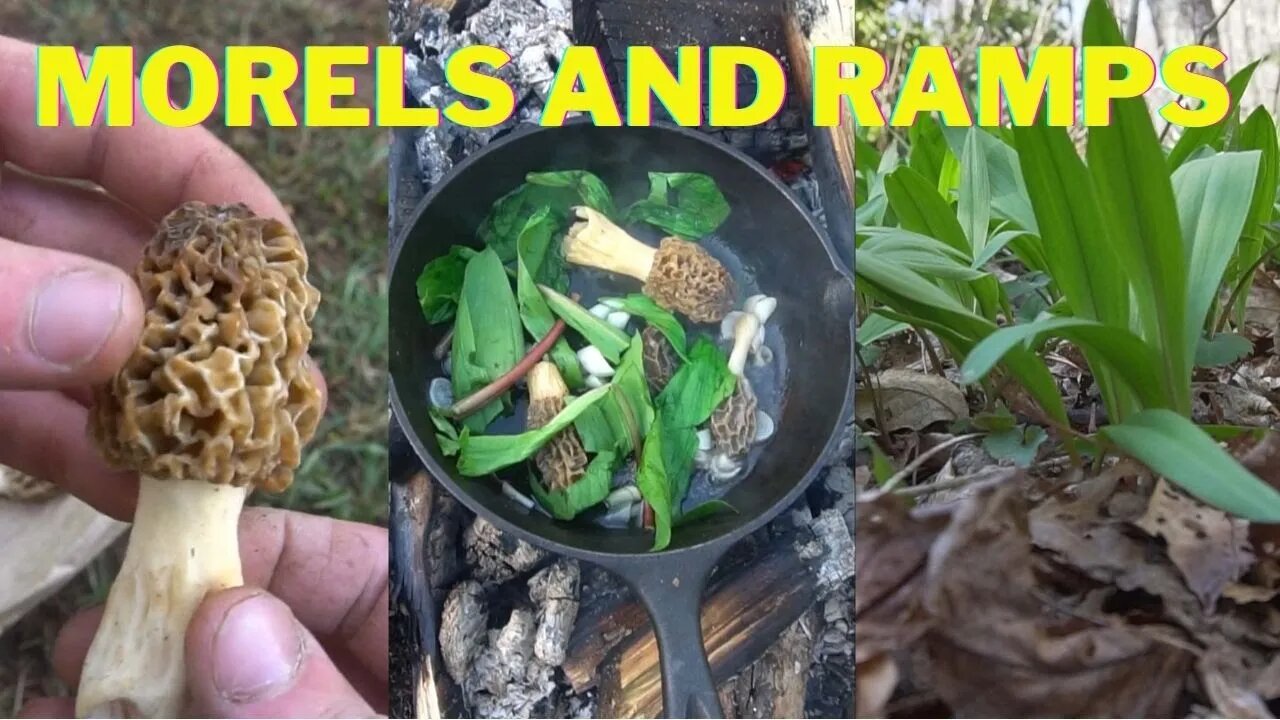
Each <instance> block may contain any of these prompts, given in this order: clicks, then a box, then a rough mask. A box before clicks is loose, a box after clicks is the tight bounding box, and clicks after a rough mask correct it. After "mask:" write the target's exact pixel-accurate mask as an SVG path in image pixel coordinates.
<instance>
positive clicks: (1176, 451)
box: [1101, 409, 1280, 523]
mask: <svg viewBox="0 0 1280 720" xmlns="http://www.w3.org/2000/svg"><path fill="white" fill-rule="evenodd" d="M1101 433H1102V435H1103V436H1104V437H1105V438H1107V439H1108V440H1110V441H1111V442H1113V443H1115V444H1116V446H1118V447H1119V448H1120V449H1121V450H1123V451H1124V452H1126V453H1128V454H1129V455H1132V456H1133V457H1135V458H1137V459H1138V460H1139V461H1141V462H1142V463H1144V464H1145V465H1147V467H1149V468H1151V469H1152V470H1154V471H1155V472H1157V473H1159V474H1161V475H1163V476H1164V477H1165V478H1166V479H1168V480H1169V482H1172V483H1174V484H1175V485H1178V486H1179V487H1181V488H1182V489H1183V490H1186V491H1187V492H1188V493H1190V494H1192V495H1194V496H1195V497H1197V498H1199V499H1200V500H1202V501H1203V502H1205V503H1207V504H1209V505H1212V506H1214V507H1216V508H1218V509H1220V510H1225V511H1226V512H1229V513H1232V514H1233V515H1238V516H1240V517H1242V518H1244V519H1246V520H1250V521H1253V522H1265V523H1276V522H1280V492H1277V491H1276V489H1275V488H1273V487H1271V486H1270V485H1268V484H1266V483H1265V482H1263V481H1261V480H1259V479H1258V478H1257V477H1255V476H1254V475H1253V474H1252V473H1250V472H1249V471H1248V470H1246V469H1244V467H1243V466H1241V465H1240V463H1238V462H1237V461H1236V459H1235V458H1233V457H1231V455H1230V454H1229V453H1228V452H1227V451H1226V450H1223V449H1222V447H1221V446H1220V445H1218V444H1217V443H1216V442H1214V441H1213V439H1212V438H1210V437H1209V435H1208V434H1206V433H1205V432H1204V431H1203V430H1201V429H1200V428H1199V427H1197V426H1196V425H1195V423H1193V422H1191V421H1190V420H1188V419H1187V418H1185V417H1183V416H1182V415H1179V414H1178V413H1175V412H1172V411H1170V410H1162V409H1152V410H1144V411H1142V412H1140V413H1138V414H1137V415H1134V416H1133V417H1130V418H1129V419H1128V420H1125V421H1124V423H1122V424H1120V425H1110V426H1107V427H1105V428H1103V429H1102V430H1101Z"/></svg>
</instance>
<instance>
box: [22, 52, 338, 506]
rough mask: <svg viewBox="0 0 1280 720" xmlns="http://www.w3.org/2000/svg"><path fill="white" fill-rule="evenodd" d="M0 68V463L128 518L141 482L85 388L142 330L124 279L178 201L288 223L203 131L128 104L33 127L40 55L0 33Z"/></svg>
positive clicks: (109, 369)
mask: <svg viewBox="0 0 1280 720" xmlns="http://www.w3.org/2000/svg"><path fill="white" fill-rule="evenodd" d="M0 68H4V71H3V72H0V463H3V464H5V465H9V466H11V467H13V468H16V469H17V470H20V471H23V472H26V473H28V474H30V475H33V476H35V477H38V478H41V479H46V480H49V481H52V482H54V483H56V484H58V485H60V486H61V487H62V488H63V489H65V490H67V491H69V492H71V493H73V494H75V495H76V496H78V497H80V498H81V499H82V500H84V501H85V502H88V503H89V504H90V505H93V506H94V507H96V508H97V509H98V510H101V511H103V512H105V513H108V514H110V515H112V516H114V517H117V518H121V519H127V518H128V517H129V516H131V515H132V512H133V503H134V499H135V497H136V494H137V489H136V483H137V479H136V477H134V476H132V475H131V474H126V473H119V472H114V471H112V470H110V469H109V468H108V467H107V466H106V465H105V463H104V462H103V460H102V458H101V456H100V455H99V453H98V451H97V450H96V448H95V447H94V446H93V444H92V442H91V441H90V440H89V438H88V436H87V434H86V433H85V432H84V428H85V426H86V422H87V416H88V409H87V408H88V405H89V402H90V393H89V388H90V387H91V386H92V385H95V384H98V383H101V382H103V381H105V380H107V379H109V378H110V377H111V376H112V375H114V374H115V372H116V371H117V370H118V369H119V367H120V365H121V364H122V363H123V362H124V360H125V359H126V358H127V357H128V356H129V353H130V352H132V350H133V349H134V347H135V346H136V345H137V342H138V335H139V333H140V332H141V328H142V319H143V312H144V310H143V302H142V298H141V296H140V295H139V293H138V289H137V287H136V286H135V285H134V283H133V282H132V280H131V279H130V277H129V275H128V274H127V272H126V271H128V270H132V269H133V267H134V266H135V265H136V264H137V262H138V260H139V259H140V257H141V251H142V247H143V244H144V243H145V242H146V241H147V240H148V239H149V238H150V236H151V234H152V232H153V231H154V226H155V223H156V222H157V221H158V220H159V219H160V218H161V217H163V216H164V215H165V214H166V213H167V212H169V211H170V210H172V209H173V208H175V207H177V206H178V205H180V204H181V203H183V202H186V201H189V200H200V201H203V202H207V203H226V202H244V203H245V204H247V205H248V206H249V207H251V208H252V209H253V210H254V211H255V212H256V213H258V214H260V215H264V216H268V217H272V218H276V219H279V220H281V221H282V222H285V223H289V215H288V213H287V212H285V209H284V207H283V206H282V205H281V204H280V201H279V200H278V199H277V198H276V196H275V195H274V194H273V193H272V192H271V190H270V188H269V187H267V185H266V183H264V182H263V180H262V179H261V178H260V177H258V175H257V174H256V173H255V172H254V171H253V169H252V168H250V167H249V165H248V164H247V163H245V161H244V160H242V159H241V158H240V157H239V156H238V155H236V153H235V152H233V151H232V150H231V149H230V148H228V147H227V146H225V145H223V144H222V143H221V142H219V141H218V139H217V138H216V137H214V136H213V135H212V134H211V133H209V132H208V131H206V130H204V129H203V128H200V127H194V128H170V127H166V126H163V125H160V124H158V123H156V122H155V121H154V120H152V119H151V116H150V114H149V113H147V112H146V111H145V110H144V109H143V108H142V105H141V103H140V102H139V101H137V100H136V99H135V104H136V109H135V113H134V117H135V124H134V125H133V126H131V127H111V128H108V127H102V126H94V127H89V128H75V127H53V128H41V127H36V125H35V117H36V114H35V100H36V91H35V88H36V84H35V46H34V45H30V44H28V43H24V42H21V41H18V40H15V39H12V38H7V37H4V36H0ZM4 163H9V164H11V165H12V166H16V167H17V168H19V169H14V168H13V167H5V166H4ZM24 171H25V172H24ZM37 176H44V177H37ZM45 178H74V179H80V180H87V181H90V182H92V183H96V184H97V185H98V186H100V187H101V188H102V189H103V190H102V191H99V190H96V189H90V188H87V187H84V186H76V185H72V184H69V183H67V182H62V181H52V180H48V179H45ZM313 372H315V374H316V380H317V386H318V387H319V388H320V389H321V392H322V393H323V392H324V388H325V386H324V382H323V379H322V378H321V377H320V373H319V371H317V370H314V367H313Z"/></svg>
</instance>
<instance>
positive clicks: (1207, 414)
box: [1191, 383, 1280, 427]
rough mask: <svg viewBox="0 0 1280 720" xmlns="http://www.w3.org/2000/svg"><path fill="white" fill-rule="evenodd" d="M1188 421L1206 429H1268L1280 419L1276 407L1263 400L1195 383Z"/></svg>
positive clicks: (1221, 385)
mask: <svg viewBox="0 0 1280 720" xmlns="http://www.w3.org/2000/svg"><path fill="white" fill-rule="evenodd" d="M1191 417H1192V419H1193V420H1195V421H1196V422H1197V423H1201V424H1208V425H1223V424H1226V425H1248V426H1250V427H1267V426H1270V425H1272V424H1274V423H1275V422H1276V419H1277V418H1280V413H1277V411H1276V406H1275V405H1274V404H1273V403H1272V402H1271V401H1270V400H1268V399H1267V398H1266V397H1264V396H1262V395H1259V394H1258V393H1255V392H1252V391H1250V390H1246V389H1244V388H1242V387H1237V386H1235V385H1228V384H1226V383H1195V384H1194V385H1193V386H1192V409H1191Z"/></svg>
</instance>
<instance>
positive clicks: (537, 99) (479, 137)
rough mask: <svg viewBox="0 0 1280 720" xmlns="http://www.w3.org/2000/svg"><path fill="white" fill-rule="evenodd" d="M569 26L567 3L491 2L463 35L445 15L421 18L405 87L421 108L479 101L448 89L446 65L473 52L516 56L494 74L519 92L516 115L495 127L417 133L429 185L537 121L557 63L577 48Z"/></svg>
mask: <svg viewBox="0 0 1280 720" xmlns="http://www.w3.org/2000/svg"><path fill="white" fill-rule="evenodd" d="M572 27H573V16H572V11H571V9H570V6H569V2H568V0H492V2H490V3H489V4H487V5H486V6H484V7H483V8H482V9H480V10H478V11H476V12H475V13H474V14H472V15H471V16H470V17H468V18H467V20H466V22H465V26H464V28H463V30H462V31H461V32H453V31H452V30H451V29H450V28H449V16H448V13H445V12H443V11H439V10H433V11H428V12H427V13H425V14H424V16H423V19H422V22H421V25H420V27H419V29H418V31H417V32H416V33H415V34H414V38H413V39H414V44H415V45H416V48H412V49H411V51H410V52H409V53H407V54H406V58H405V85H406V87H407V88H408V90H409V92H410V93H411V94H412V95H413V97H414V98H416V99H417V101H418V102H419V103H420V104H422V105H423V106H426V107H435V108H444V107H446V106H447V105H449V104H450V103H452V102H454V101H456V100H462V101H463V102H466V103H472V102H474V101H471V100H469V99H464V98H463V96H461V95H459V94H458V93H456V92H454V91H453V90H452V89H451V88H450V87H448V85H447V84H446V83H445V81H444V70H443V66H442V62H443V60H444V59H446V58H448V57H449V56H450V55H451V54H453V53H454V52H456V51H457V50H459V49H461V48H464V47H469V46H472V45H489V46H492V47H498V48H501V49H503V50H505V51H506V52H507V53H508V54H509V55H510V56H511V58H512V61H511V62H510V63H508V64H507V65H505V66H504V67H502V68H500V69H498V70H496V71H492V72H490V74H491V75H493V76H495V77H498V78H500V79H502V80H503V81H504V82H506V83H507V84H508V85H510V86H511V87H512V88H513V89H514V91H515V93H516V113H515V114H514V115H513V116H512V117H511V118H509V119H508V120H507V121H506V122H503V123H502V124H500V125H497V126H495V127H491V128H466V127H461V126H458V125H455V124H454V123H451V122H447V121H443V122H441V124H440V126H438V127H434V128H422V129H421V130H420V131H419V133H418V136H417V139H416V141H415V147H416V150H417V154H418V164H419V166H420V168H421V170H422V177H423V182H424V183H425V184H426V185H427V186H431V185H434V184H435V183H437V182H439V181H440V179H441V178H442V177H443V176H444V174H445V173H447V172H448V171H449V170H450V169H452V168H453V165H454V164H455V163H456V162H458V161H460V160H461V159H462V158H464V157H466V156H467V155H469V154H471V153H473V152H475V151H476V150H478V149H479V148H481V147H483V146H484V145H485V144H486V143H488V142H489V141H491V140H493V139H494V138H495V137H497V136H498V135H500V134H503V133H505V132H507V131H509V130H511V129H512V128H513V127H515V126H516V125H519V124H522V123H537V122H538V120H539V118H540V116H541V114H542V108H543V105H544V103H545V101H546V96H547V93H548V92H549V90H550V88H551V84H552V82H553V81H554V79H555V71H556V68H557V66H558V65H557V63H558V58H559V57H560V56H561V55H562V54H563V53H564V51H565V50H566V49H568V48H569V47H570V46H571V45H572V44H573V41H572V39H571V32H572ZM481 67H483V66H481Z"/></svg>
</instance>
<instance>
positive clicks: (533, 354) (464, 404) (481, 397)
mask: <svg viewBox="0 0 1280 720" xmlns="http://www.w3.org/2000/svg"><path fill="white" fill-rule="evenodd" d="M563 332H564V320H563V319H557V320H556V322H555V324H554V325H552V326H551V330H550V331H548V332H547V335H546V337H544V338H542V339H541V340H539V341H538V344H537V345H534V346H533V348H532V349H530V350H529V353H528V354H527V355H525V356H524V357H523V358H522V359H521V360H520V362H518V363H516V365H515V367H513V368H511V369H510V370H508V371H507V372H505V373H503V375H502V377H500V378H498V379H497V380H494V381H493V382H491V383H489V384H488V385H485V386H484V387H482V388H480V389H479V390H477V391H475V392H473V393H471V394H470V395H468V396H466V397H465V398H463V399H461V400H459V401H458V402H456V403H454V404H453V405H451V406H449V408H448V409H447V410H445V411H444V414H445V415H446V416H448V417H450V418H453V419H454V420H460V419H462V418H464V417H466V416H468V415H470V414H471V413H473V412H475V411H477V410H479V409H480V408H482V407H484V406H485V405H488V404H489V401H490V400H493V399H494V398H496V397H498V396H500V395H502V393H504V392H506V391H508V390H510V389H511V388H512V386H514V385H515V384H516V383H517V382H519V381H520V378H522V377H524V376H525V375H527V374H528V373H529V370H531V369H533V366H534V365H537V364H538V361H539V360H541V359H542V356H543V355H546V354H547V351H548V350H550V349H551V346H552V345H554V344H555V342H556V340H559V339H560V334H561V333H563Z"/></svg>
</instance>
